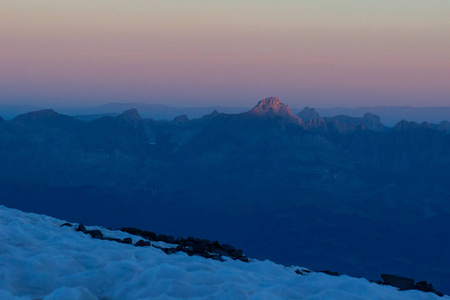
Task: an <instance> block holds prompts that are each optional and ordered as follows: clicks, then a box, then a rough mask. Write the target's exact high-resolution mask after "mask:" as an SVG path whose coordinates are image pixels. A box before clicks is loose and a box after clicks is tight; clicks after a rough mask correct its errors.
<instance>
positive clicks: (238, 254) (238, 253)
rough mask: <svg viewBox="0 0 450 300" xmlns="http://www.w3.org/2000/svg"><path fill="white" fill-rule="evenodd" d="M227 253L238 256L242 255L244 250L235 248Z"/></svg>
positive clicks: (234, 256)
mask: <svg viewBox="0 0 450 300" xmlns="http://www.w3.org/2000/svg"><path fill="white" fill-rule="evenodd" d="M229 253H230V256H231V257H232V258H240V257H241V256H242V255H244V252H242V250H241V249H235V250H233V251H230V252H229Z"/></svg>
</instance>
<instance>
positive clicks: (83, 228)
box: [75, 223, 87, 233]
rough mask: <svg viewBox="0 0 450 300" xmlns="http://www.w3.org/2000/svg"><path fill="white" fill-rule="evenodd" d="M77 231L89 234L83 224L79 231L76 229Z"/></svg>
mask: <svg viewBox="0 0 450 300" xmlns="http://www.w3.org/2000/svg"><path fill="white" fill-rule="evenodd" d="M75 231H81V232H83V233H86V232H87V230H86V227H84V225H83V224H81V223H80V224H79V225H78V227H77V229H75Z"/></svg>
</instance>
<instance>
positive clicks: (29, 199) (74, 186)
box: [0, 98, 450, 293]
mask: <svg viewBox="0 0 450 300" xmlns="http://www.w3.org/2000/svg"><path fill="white" fill-rule="evenodd" d="M0 114H1V113H0ZM449 131H450V123H449V122H442V123H440V124H428V123H421V124H419V123H414V122H407V121H400V122H399V123H398V124H397V125H396V126H395V127H386V126H384V125H383V124H382V123H381V121H380V119H379V118H378V117H377V116H376V115H374V114H371V113H367V114H365V115H363V117H361V118H357V117H347V116H335V117H327V118H322V117H321V116H320V115H319V114H318V113H317V112H316V111H315V110H313V109H305V110H303V111H302V112H300V113H299V114H298V115H294V114H292V112H291V110H290V108H289V107H288V106H287V105H284V104H283V103H281V102H280V101H279V100H278V99H277V98H268V99H265V100H262V101H261V102H260V103H258V104H257V105H256V106H255V108H254V109H253V110H251V111H249V112H245V113H240V114H224V113H218V112H217V111H214V112H212V113H211V114H209V115H205V116H203V117H201V118H198V119H193V120H190V119H188V118H187V117H185V116H179V117H177V118H175V119H174V120H173V121H155V120H152V119H142V118H141V117H140V115H139V113H138V112H137V111H136V110H128V111H125V112H124V113H123V114H120V115H118V116H105V117H100V118H96V119H94V120H92V121H89V122H88V121H82V120H80V119H78V118H74V117H70V116H65V115H61V114H58V113H56V112H55V111H52V110H43V111H37V112H31V113H27V114H23V115H20V116H17V117H16V118H15V119H13V120H9V121H4V120H3V119H0V164H1V166H2V168H0V199H1V200H0V203H1V204H5V205H7V206H10V207H15V208H19V209H23V210H26V211H33V212H37V213H45V214H50V215H53V216H56V217H59V218H64V219H68V220H76V221H79V222H85V223H94V224H102V225H104V226H111V227H121V226H124V225H125V224H126V225H130V226H134V227H139V228H143V229H146V228H148V229H152V230H156V231H159V232H166V233H168V234H172V235H180V236H183V235H189V234H192V233H193V232H195V233H196V235H197V236H201V237H203V238H217V239H220V240H222V241H224V242H225V243H230V244H233V245H236V246H237V247H239V248H245V249H246V250H247V254H248V255H249V256H251V257H257V258H269V259H271V260H273V261H276V262H280V263H284V264H291V263H292V264H296V265H302V264H303V265H308V266H311V267H312V268H315V269H328V268H329V269H333V270H336V271H338V272H341V273H346V274H349V275H354V276H364V277H367V278H378V276H379V274H381V273H389V274H397V275H400V276H407V277H408V276H412V277H416V278H423V279H424V280H427V281H431V282H433V283H434V284H435V287H436V289H438V290H442V291H443V292H446V293H449V292H450V286H449V282H450V261H449V259H448V258H449V257H450V233H449V232H448V230H447V229H448V228H449V226H450V185H449V184H448V183H449V182H450V175H449V174H450V173H449V171H448V170H450V134H449Z"/></svg>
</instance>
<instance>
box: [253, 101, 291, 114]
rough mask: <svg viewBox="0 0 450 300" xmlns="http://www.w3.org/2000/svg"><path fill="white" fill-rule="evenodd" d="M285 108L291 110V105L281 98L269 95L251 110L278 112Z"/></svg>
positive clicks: (262, 112)
mask: <svg viewBox="0 0 450 300" xmlns="http://www.w3.org/2000/svg"><path fill="white" fill-rule="evenodd" d="M284 109H288V110H289V111H290V108H289V106H287V105H285V104H283V103H281V101H280V99H278V98H277V97H269V98H266V99H263V100H261V101H259V102H258V104H256V106H255V107H254V108H253V109H252V110H251V111H252V112H254V113H257V114H265V113H275V114H277V113H278V112H279V111H280V110H284Z"/></svg>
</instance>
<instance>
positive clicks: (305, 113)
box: [297, 106, 320, 122]
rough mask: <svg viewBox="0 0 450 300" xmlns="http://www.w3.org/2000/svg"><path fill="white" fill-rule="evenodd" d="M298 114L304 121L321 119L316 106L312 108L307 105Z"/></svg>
mask: <svg viewBox="0 0 450 300" xmlns="http://www.w3.org/2000/svg"><path fill="white" fill-rule="evenodd" d="M297 116H298V117H299V118H300V119H302V120H303V121H304V122H309V121H311V120H314V119H320V114H319V113H318V112H317V110H315V109H314V108H310V107H308V106H305V108H304V109H302V111H301V112H299V113H298V114H297Z"/></svg>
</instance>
